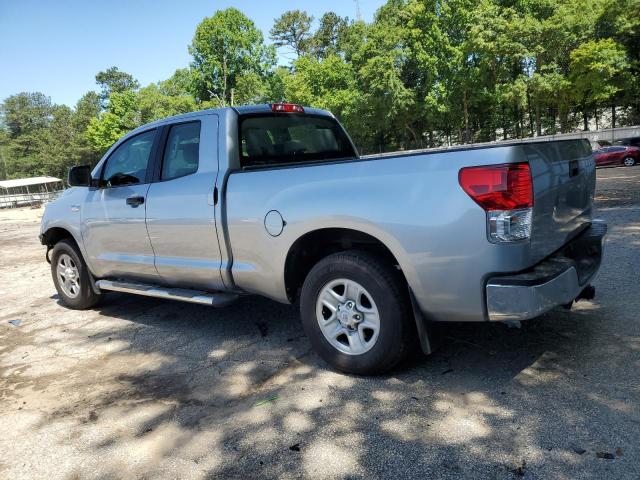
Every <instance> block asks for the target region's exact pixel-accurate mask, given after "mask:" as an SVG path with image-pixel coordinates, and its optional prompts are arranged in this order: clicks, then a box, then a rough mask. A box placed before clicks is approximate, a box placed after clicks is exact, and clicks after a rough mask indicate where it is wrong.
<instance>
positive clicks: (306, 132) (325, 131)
mask: <svg viewBox="0 0 640 480" xmlns="http://www.w3.org/2000/svg"><path fill="white" fill-rule="evenodd" d="M240 140H241V151H240V163H241V165H242V167H243V168H246V167H255V166H261V165H282V164H292V163H305V162H317V161H331V160H336V159H350V158H354V157H355V156H356V152H355V150H354V148H353V145H352V144H351V141H350V140H349V138H348V137H347V134H346V133H345V132H344V130H343V129H342V127H341V126H340V124H339V123H338V122H337V121H336V120H335V119H333V118H330V117H324V116H314V115H297V114H268V115H252V116H247V117H244V118H242V117H241V121H240Z"/></svg>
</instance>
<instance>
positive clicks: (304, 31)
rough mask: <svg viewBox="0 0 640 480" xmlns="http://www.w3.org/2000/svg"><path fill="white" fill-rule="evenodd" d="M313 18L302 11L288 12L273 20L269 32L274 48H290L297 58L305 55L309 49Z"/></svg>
mask: <svg viewBox="0 0 640 480" xmlns="http://www.w3.org/2000/svg"><path fill="white" fill-rule="evenodd" d="M312 21H313V17H310V16H309V15H307V12H303V11H302V10H289V11H287V12H284V13H283V14H282V15H280V17H278V18H276V19H275V22H274V24H273V28H272V29H271V31H270V32H269V35H270V38H271V40H273V42H274V43H273V44H274V45H275V46H276V47H290V48H291V49H293V51H294V52H295V53H296V55H297V56H300V55H302V54H303V53H307V52H308V51H309V47H310V39H311V34H310V31H311V22H312Z"/></svg>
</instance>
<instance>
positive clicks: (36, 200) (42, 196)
mask: <svg viewBox="0 0 640 480" xmlns="http://www.w3.org/2000/svg"><path fill="white" fill-rule="evenodd" d="M61 193H62V190H57V191H54V192H43V193H16V194H11V195H0V208H18V207H29V206H34V205H42V204H43V203H47V202H50V201H51V200H53V199H55V198H57V197H58V195H60V194H61Z"/></svg>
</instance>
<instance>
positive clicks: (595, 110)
mask: <svg viewBox="0 0 640 480" xmlns="http://www.w3.org/2000/svg"><path fill="white" fill-rule="evenodd" d="M594 113H595V115H596V116H595V118H596V130H598V108H597V107H596V108H595V109H594Z"/></svg>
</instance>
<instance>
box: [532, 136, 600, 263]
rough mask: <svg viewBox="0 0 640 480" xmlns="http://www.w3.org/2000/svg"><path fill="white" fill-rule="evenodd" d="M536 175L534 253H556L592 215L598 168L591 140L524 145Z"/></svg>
mask: <svg viewBox="0 0 640 480" xmlns="http://www.w3.org/2000/svg"><path fill="white" fill-rule="evenodd" d="M521 146H522V148H523V150H524V152H525V154H526V157H527V161H528V162H529V165H530V167H531V176H532V178H533V194H534V206H533V224H532V231H531V249H532V252H531V253H532V255H533V257H535V259H536V260H541V259H543V258H544V257H546V256H548V255H550V254H552V253H553V252H555V251H556V250H558V249H560V248H561V247H562V246H563V245H564V244H566V243H567V242H568V241H569V240H571V239H572V238H573V237H575V236H576V235H578V234H579V233H580V232H581V231H582V230H583V229H584V228H585V227H586V226H588V225H589V224H590V222H591V219H592V211H591V209H592V204H593V197H594V194H595V185H596V171H595V162H594V160H593V157H592V155H591V146H590V145H589V142H588V141H587V140H561V141H553V142H544V143H530V144H522V145H521Z"/></svg>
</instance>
